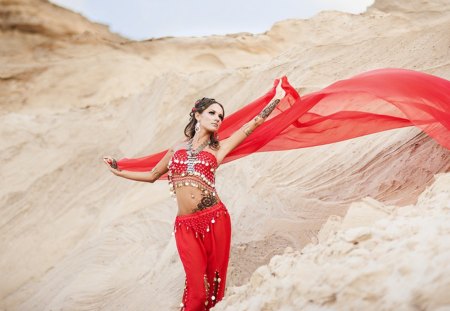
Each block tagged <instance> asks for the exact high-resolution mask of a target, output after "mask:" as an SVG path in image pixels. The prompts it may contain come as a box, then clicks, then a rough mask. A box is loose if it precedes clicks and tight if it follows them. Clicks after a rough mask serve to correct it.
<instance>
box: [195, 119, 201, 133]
mask: <svg viewBox="0 0 450 311" xmlns="http://www.w3.org/2000/svg"><path fill="white" fill-rule="evenodd" d="M198 131H200V123H199V122H198V121H197V123H196V124H195V132H196V133H197V132H198Z"/></svg>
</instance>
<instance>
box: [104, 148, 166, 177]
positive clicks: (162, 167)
mask: <svg viewBox="0 0 450 311" xmlns="http://www.w3.org/2000/svg"><path fill="white" fill-rule="evenodd" d="M173 152H174V149H173V147H171V148H169V150H168V151H167V153H166V154H165V155H164V157H163V158H162V159H161V160H160V161H159V162H158V164H156V165H155V167H154V168H153V169H152V170H151V171H150V172H133V171H127V170H118V169H115V168H113V167H112V166H111V164H110V163H112V158H111V157H109V156H106V157H103V161H104V162H105V163H106V164H107V166H108V168H109V170H110V171H111V172H112V173H113V174H114V175H116V176H119V177H123V178H126V179H131V180H135V181H142V182H149V183H153V182H155V181H156V180H158V178H159V177H161V175H164V174H165V173H166V172H167V171H168V169H167V165H168V164H169V161H170V158H171V157H172V155H173Z"/></svg>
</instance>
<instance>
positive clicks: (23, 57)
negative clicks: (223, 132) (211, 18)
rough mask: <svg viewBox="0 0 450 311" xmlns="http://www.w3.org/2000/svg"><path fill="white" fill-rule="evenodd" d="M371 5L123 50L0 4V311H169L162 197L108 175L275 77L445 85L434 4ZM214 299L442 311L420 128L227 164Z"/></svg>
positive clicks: (161, 187)
mask: <svg viewBox="0 0 450 311" xmlns="http://www.w3.org/2000/svg"><path fill="white" fill-rule="evenodd" d="M392 3H394V1H387V0H377V1H375V3H374V4H373V5H372V6H371V7H369V8H368V9H367V11H366V12H365V13H362V14H349V13H342V12H337V11H326V12H321V13H319V14H317V15H316V16H314V17H312V18H310V19H307V20H285V21H280V22H278V23H276V24H274V25H273V27H272V28H271V29H270V30H268V31H267V32H265V33H261V34H249V33H238V34H230V35H226V36H207V37H192V38H170V37H168V38H158V39H151V40H146V41H139V42H136V41H130V40H127V39H126V38H122V37H120V36H119V35H117V34H114V33H111V32H110V31H109V30H108V27H107V26H105V25H100V24H96V23H92V22H90V21H88V20H87V19H85V18H84V17H82V16H81V15H79V14H77V13H74V12H70V11H68V10H66V9H63V8H60V7H57V6H55V5H53V4H50V3H49V2H47V1H46V0H0V40H1V41H0V42H1V44H0V120H1V121H0V136H1V140H0V160H1V162H2V164H3V165H2V169H1V172H2V173H1V184H0V215H1V217H0V251H1V257H0V273H1V278H0V309H1V310H27V311H28V310H178V309H179V307H178V306H179V303H180V301H181V295H182V289H183V286H184V272H183V269H182V266H181V261H180V260H179V258H178V253H177V250H176V246H175V240H174V238H173V236H172V227H173V220H174V217H175V215H176V203H175V202H174V201H173V200H172V199H171V198H170V195H169V189H168V185H167V182H164V181H159V182H156V183H154V184H147V183H139V182H132V181H130V180H125V179H120V178H117V177H116V176H114V175H112V174H111V173H110V172H109V171H108V170H107V169H106V168H105V166H104V163H103V162H102V160H101V158H102V156H103V155H112V156H114V157H117V158H121V157H139V156H143V155H148V154H152V153H155V152H158V151H161V150H163V149H166V148H167V147H168V146H169V145H170V144H171V142H173V141H175V140H178V139H180V138H181V137H182V131H183V129H184V126H185V123H187V122H188V112H189V110H190V108H191V107H192V104H193V102H194V101H195V100H196V99H198V98H201V97H204V96H206V97H213V98H216V99H217V100H218V101H220V102H222V103H223V104H224V105H225V109H226V113H227V114H230V113H231V112H233V111H235V110H236V109H238V108H240V107H242V105H244V104H246V103H248V102H250V101H251V100H253V99H255V98H257V97H259V96H260V95H262V94H263V93H264V92H266V91H267V90H268V89H269V88H270V86H271V85H272V81H273V79H275V78H276V77H280V76H282V75H287V76H288V77H289V80H290V82H291V83H292V85H294V86H296V87H297V88H298V90H299V92H300V94H306V93H308V92H311V91H315V90H318V89H320V88H323V87H325V86H327V85H329V84H330V83H332V82H335V81H337V80H339V79H344V78H347V77H350V76H352V75H355V74H358V73H361V72H364V71H367V70H371V69H376V68H383V67H398V68H408V69H414V70H419V71H422V72H426V73H430V74H434V75H437V76H440V77H443V78H446V79H450V32H449V29H450V2H449V1H448V0H436V1H421V0H412V1H406V0H401V1H395V4H392ZM217 188H218V191H219V192H220V196H221V199H222V200H223V201H224V202H225V204H226V206H227V208H228V210H229V211H230V214H231V219H232V224H233V233H232V249H231V258H230V267H229V271H228V284H227V286H228V289H227V293H226V296H225V298H224V300H223V301H221V302H220V303H219V304H217V306H216V307H215V308H214V310H233V311H234V310H285V311H287V310H396V311H398V310H450V300H449V298H448V297H449V295H448V292H449V291H450V264H449V263H450V252H449V249H450V240H449V236H450V235H449V233H450V221H449V220H450V206H449V202H450V190H449V189H450V151H449V150H447V149H444V148H443V147H441V146H440V145H438V144H437V143H436V142H435V141H434V140H432V139H431V138H429V137H428V136H427V135H426V134H424V133H422V132H421V131H420V130H419V129H417V128H413V127H410V128H403V129H396V130H390V131H387V132H382V133H377V134H373V135H368V136H365V137H360V138H357V139H352V140H348V141H343V142H340V143H335V144H330V145H324V146H318V147H312V148H304V149H298V150H291V151H285V152H270V153H257V154H253V155H251V156H248V157H245V158H243V159H240V160H238V161H233V162H231V163H227V164H224V165H222V166H221V167H220V169H219V170H218V172H217Z"/></svg>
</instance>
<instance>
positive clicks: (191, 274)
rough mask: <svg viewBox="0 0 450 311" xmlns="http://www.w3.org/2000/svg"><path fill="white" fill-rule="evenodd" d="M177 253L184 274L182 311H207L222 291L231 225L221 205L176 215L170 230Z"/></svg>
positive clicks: (226, 266)
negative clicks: (174, 240) (172, 233)
mask: <svg viewBox="0 0 450 311" xmlns="http://www.w3.org/2000/svg"><path fill="white" fill-rule="evenodd" d="M174 233H175V239H176V243H177V248H178V253H179V255H180V259H181V261H182V263H183V267H184V270H185V273H186V283H185V292H184V293H183V301H182V304H181V306H182V308H181V310H183V311H188V310H193V311H200V310H202V311H203V310H209V309H210V308H211V307H212V306H213V305H215V304H216V303H217V302H218V301H220V300H221V299H222V297H223V295H224V292H225V282H226V273H227V268H228V259H229V253H230V241H231V223H230V217H229V215H228V211H227V210H226V208H225V206H224V205H223V203H221V202H220V203H219V204H216V205H214V206H212V207H210V208H207V209H206V210H203V211H200V212H197V213H194V214H190V215H184V216H177V218H176V220H175V227H174Z"/></svg>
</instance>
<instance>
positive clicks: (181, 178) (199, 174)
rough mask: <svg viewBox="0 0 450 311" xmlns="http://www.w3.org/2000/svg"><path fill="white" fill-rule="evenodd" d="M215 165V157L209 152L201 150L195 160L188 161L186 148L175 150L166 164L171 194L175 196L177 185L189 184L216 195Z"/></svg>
mask: <svg viewBox="0 0 450 311" xmlns="http://www.w3.org/2000/svg"><path fill="white" fill-rule="evenodd" d="M189 162H191V166H192V167H191V168H189ZM217 167H218V165H217V159H216V157H215V155H214V154H212V153H211V152H208V151H204V150H202V151H200V152H199V153H198V154H197V156H196V159H195V160H190V161H189V159H188V153H187V150H186V149H179V150H177V151H175V153H174V154H173V156H172V158H171V159H170V161H169V164H168V165H167V168H168V169H169V172H168V180H169V187H170V193H171V195H172V196H173V197H176V189H177V188H179V187H183V186H191V187H196V188H199V189H200V190H202V192H203V193H205V194H208V193H211V194H212V195H213V196H216V188H215V185H214V183H215V173H216V169H217Z"/></svg>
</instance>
